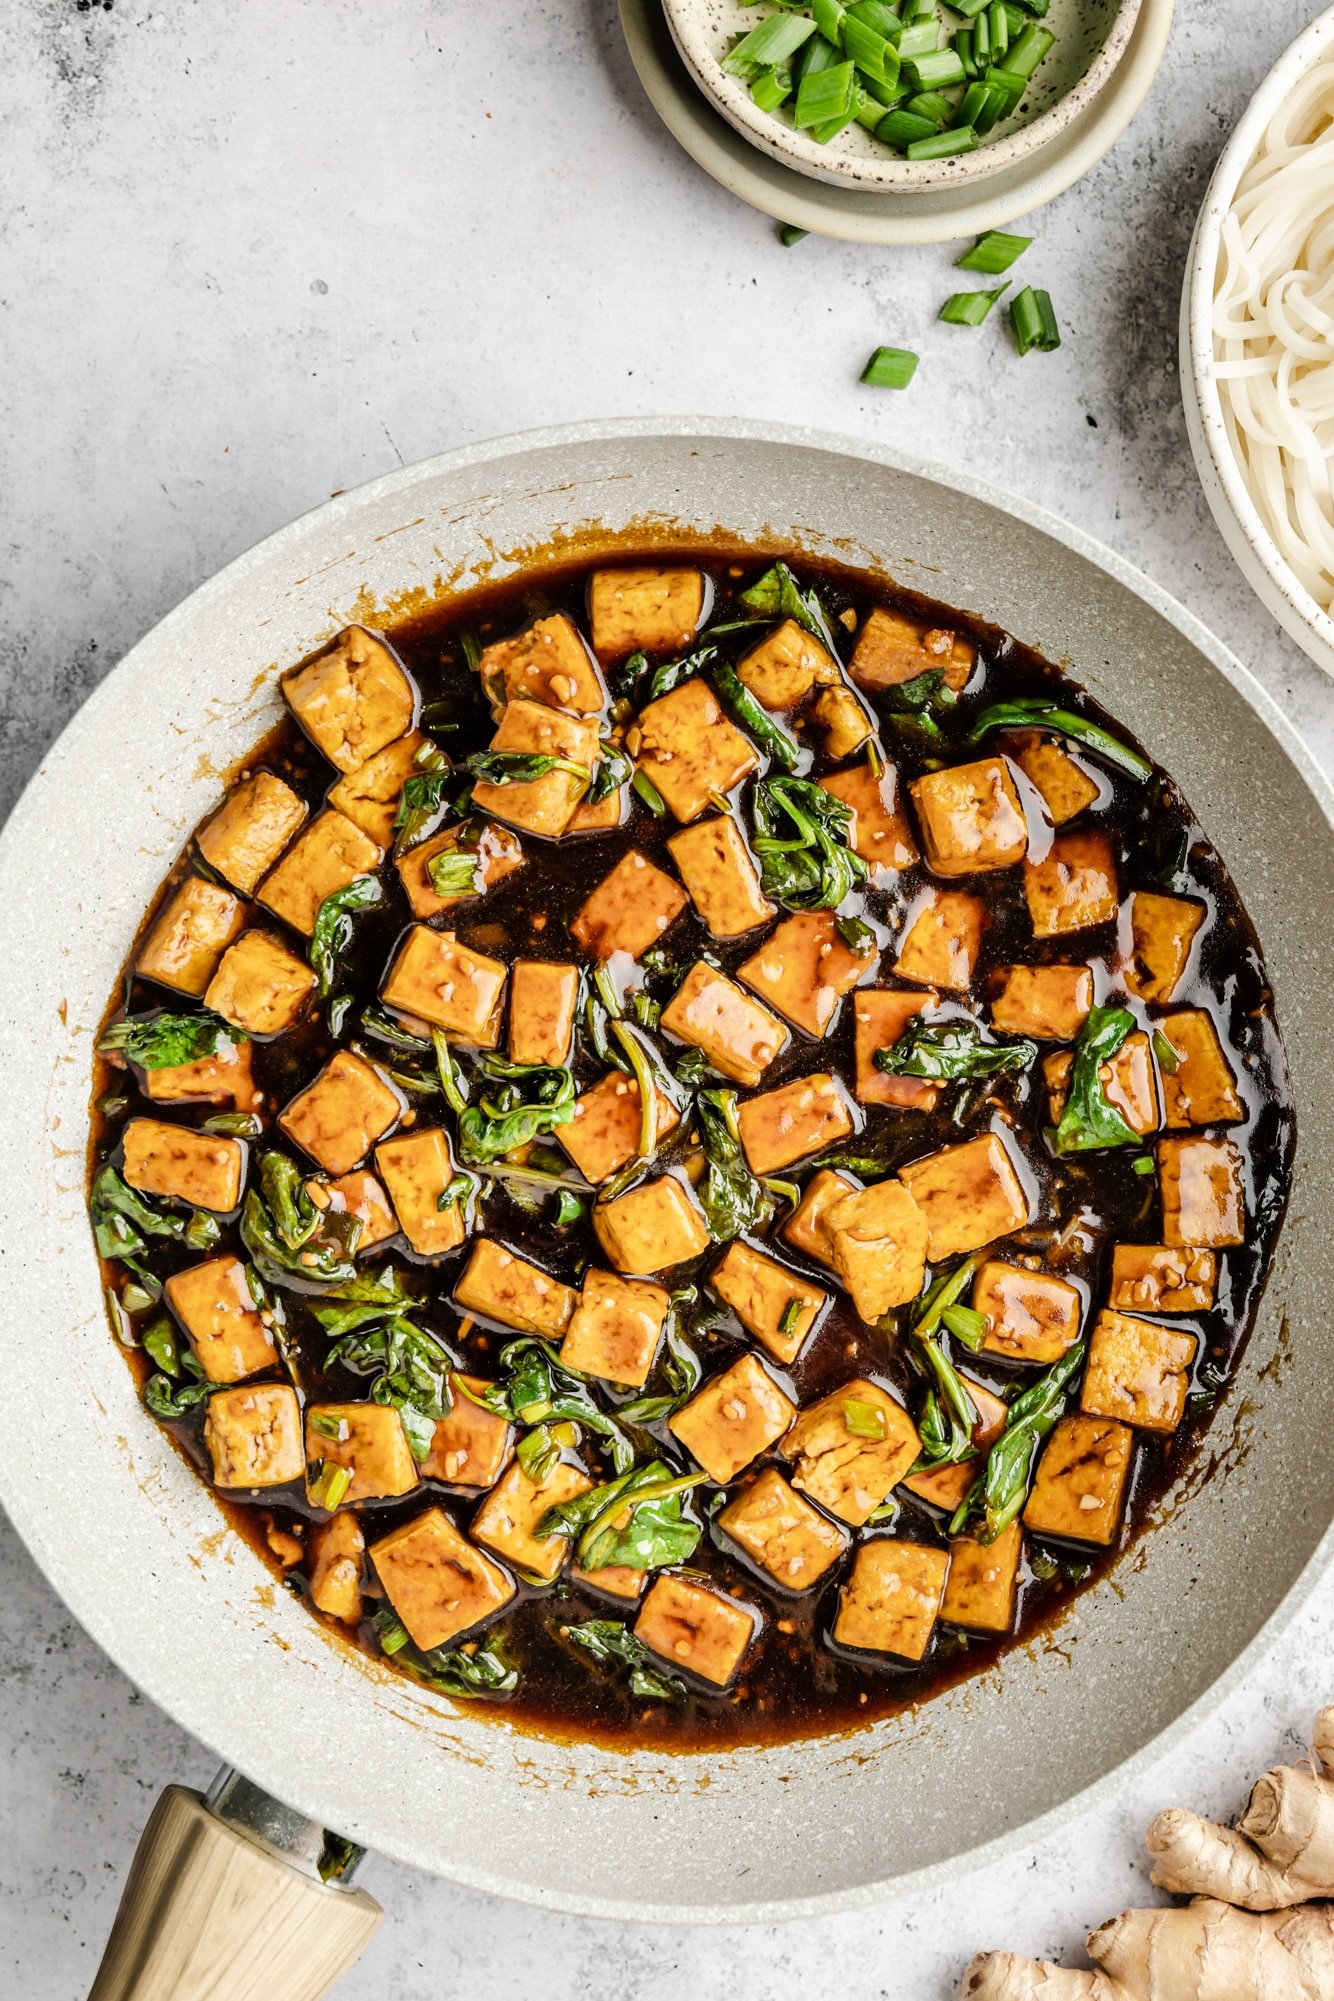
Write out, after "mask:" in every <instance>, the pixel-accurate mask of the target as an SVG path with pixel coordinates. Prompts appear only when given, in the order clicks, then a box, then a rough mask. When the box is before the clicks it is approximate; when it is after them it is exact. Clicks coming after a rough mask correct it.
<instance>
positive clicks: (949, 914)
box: [894, 889, 987, 994]
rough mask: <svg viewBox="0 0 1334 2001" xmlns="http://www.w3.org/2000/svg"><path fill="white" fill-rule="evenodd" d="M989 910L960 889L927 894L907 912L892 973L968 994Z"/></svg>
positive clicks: (936, 890) (927, 985)
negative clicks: (906, 920) (906, 919)
mask: <svg viewBox="0 0 1334 2001" xmlns="http://www.w3.org/2000/svg"><path fill="white" fill-rule="evenodd" d="M986 928H987V906H986V904H985V903H984V902H983V901H982V898H981V897H980V896H970V895H969V893H968V891H967V890H964V889H928V890H924V891H923V892H922V894H921V895H920V896H919V897H916V898H915V899H914V901H913V902H912V903H911V904H910V905H909V906H908V922H907V924H906V926H905V928H904V932H903V936H902V938H901V940H900V942H899V956H898V958H897V959H896V960H895V961H894V971H895V972H896V973H897V974H898V976H899V978H900V979H901V980H913V981H915V982H916V984H917V985H918V986H922V987H945V988H947V989H948V990H949V991H950V992H951V993H959V994H962V993H967V991H968V989H969V987H971V985H972V984H973V975H974V974H975V973H976V971H977V961H978V956H979V954H980V953H981V950H982V934H983V933H984V931H985V930H986Z"/></svg>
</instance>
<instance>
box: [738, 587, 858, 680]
mask: <svg viewBox="0 0 1334 2001" xmlns="http://www.w3.org/2000/svg"><path fill="white" fill-rule="evenodd" d="M741 602H742V604H744V605H746V606H748V607H749V609H750V610H751V611H758V612H763V613H764V614H765V616H766V617H768V618H794V619H795V620H796V622H797V624H798V625H800V626H804V627H805V629H806V631H807V632H809V633H813V634H814V636H815V638H816V639H818V640H819V641H820V644H821V645H822V646H823V647H824V648H825V651H826V652H827V653H830V654H832V655H833V657H834V658H835V659H837V658H838V649H837V647H836V646H835V645H834V636H833V633H832V632H831V631H830V629H829V622H828V620H827V619H826V617H825V615H824V609H823V607H822V606H821V603H820V600H819V598H818V597H817V595H816V593H815V592H814V590H809V591H804V590H803V589H802V588H801V585H800V584H799V583H798V582H797V580H796V578H795V577H794V576H793V574H792V572H791V570H789V568H788V566H787V564H786V563H772V564H771V565H770V566H769V568H768V569H767V570H766V571H765V572H764V574H763V576H761V577H758V578H757V579H756V580H755V582H754V583H753V584H752V585H751V586H750V588H749V590H744V591H742V593H741Z"/></svg>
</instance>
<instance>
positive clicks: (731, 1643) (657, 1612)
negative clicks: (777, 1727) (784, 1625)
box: [635, 1576, 760, 1688]
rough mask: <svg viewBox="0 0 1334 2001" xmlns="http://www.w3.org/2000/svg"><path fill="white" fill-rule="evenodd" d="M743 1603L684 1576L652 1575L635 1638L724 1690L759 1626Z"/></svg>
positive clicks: (676, 1666)
mask: <svg viewBox="0 0 1334 2001" xmlns="http://www.w3.org/2000/svg"><path fill="white" fill-rule="evenodd" d="M759 1623H760V1622H759V1619H758V1617H757V1616H756V1614H755V1613H754V1612H753V1611H752V1610H751V1609H750V1607H749V1606H747V1605H741V1604H739V1603H738V1602H737V1600H736V1599H735V1598H726V1597H724V1596H723V1594H722V1592H721V1591H709V1590H706V1589H705V1587H704V1585H702V1584H695V1583H692V1581H691V1580H690V1579H689V1578H688V1577H669V1576H663V1577H656V1578H655V1579H654V1580H653V1587H652V1589H651V1590H650V1592H649V1594H648V1597H647V1598H646V1599H645V1600H644V1603H643V1607H642V1609H641V1611H640V1614H639V1617H638V1618H637V1619H636V1620H635V1638H636V1639H637V1640H642V1641H643V1643H644V1645H645V1646H646V1647H649V1648H650V1649H651V1650H652V1651H653V1652H654V1653H655V1654H658V1655H660V1656H661V1657H662V1659H663V1660H665V1661H668V1662H670V1664H671V1665H672V1667H674V1668H677V1669H681V1668H684V1669H685V1670H686V1672H687V1673H689V1674H693V1675H698V1676H699V1678H700V1680H701V1681H708V1682H712V1683H713V1684H714V1686H715V1687H717V1688H725V1687H726V1685H727V1683H728V1682H729V1681H731V1679H732V1677H733V1675H734V1674H735V1673H736V1671H737V1669H738V1668H739V1667H740V1665H741V1660H742V1656H743V1655H744V1653H745V1651H746V1648H747V1647H748V1646H749V1645H750V1643H751V1639H752V1638H753V1636H754V1634H755V1633H756V1631H757V1630H758V1628H759Z"/></svg>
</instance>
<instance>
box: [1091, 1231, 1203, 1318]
mask: <svg viewBox="0 0 1334 2001" xmlns="http://www.w3.org/2000/svg"><path fill="white" fill-rule="evenodd" d="M1217 1282H1218V1259H1217V1258H1216V1257H1215V1256H1214V1254H1213V1252H1212V1251H1199V1250H1190V1249H1188V1248H1186V1247H1184V1246H1182V1247H1175V1246H1169V1245H1167V1244H1117V1245H1115V1246H1114V1247H1113V1250H1112V1279H1111V1287H1110V1290H1109V1292H1108V1296H1107V1303H1108V1305H1109V1306H1112V1307H1115V1308H1116V1310H1117V1311H1118V1312H1119V1313H1207V1312H1208V1311H1209V1308H1210V1307H1211V1306H1212V1305H1213V1303H1214V1289H1215V1287H1216V1285H1217Z"/></svg>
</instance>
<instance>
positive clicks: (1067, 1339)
mask: <svg viewBox="0 0 1334 2001" xmlns="http://www.w3.org/2000/svg"><path fill="white" fill-rule="evenodd" d="M973 1310H974V1312H976V1313H982V1314H985V1315H986V1322H987V1331H986V1333H985V1334H984V1335H983V1337H982V1346H983V1348H984V1350H985V1351H986V1353H987V1354H988V1355H1000V1356H1002V1357H1003V1358H1004V1359H1005V1360H1006V1361H1007V1362H1059V1361H1060V1359H1061V1357H1062V1355H1063V1354H1064V1353H1065V1351H1066V1349H1067V1348H1070V1347H1073V1345H1074V1343H1075V1342H1076V1341H1077V1340H1078V1339H1079V1323H1080V1321H1081V1319H1082V1318H1083V1314H1084V1301H1083V1298H1082V1297H1081V1295H1080V1291H1079V1288H1078V1286H1075V1285H1070V1284H1068V1283H1067V1281H1066V1280H1065V1279H1063V1278H1054V1277H1053V1276H1052V1274H1051V1273H1050V1272H1046V1271H1027V1270H1026V1269H1025V1268H1024V1266H1023V1265H1007V1264H1003V1263H1001V1261H1000V1260H999V1259H997V1258H988V1259H987V1262H986V1263H985V1264H984V1265H983V1266H982V1267H981V1268H980V1269H979V1271H978V1274H977V1277H976V1278H975V1279H974V1280H973Z"/></svg>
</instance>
